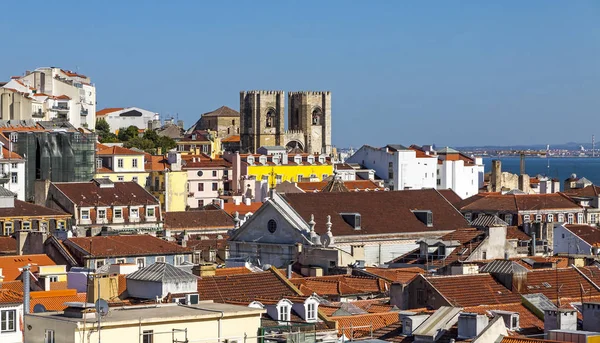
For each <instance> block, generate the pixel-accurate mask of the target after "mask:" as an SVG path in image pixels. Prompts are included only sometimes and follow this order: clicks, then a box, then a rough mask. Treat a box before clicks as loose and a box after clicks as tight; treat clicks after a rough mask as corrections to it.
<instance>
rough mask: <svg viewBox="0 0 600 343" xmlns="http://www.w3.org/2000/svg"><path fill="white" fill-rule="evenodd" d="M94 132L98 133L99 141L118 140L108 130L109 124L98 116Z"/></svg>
mask: <svg viewBox="0 0 600 343" xmlns="http://www.w3.org/2000/svg"><path fill="white" fill-rule="evenodd" d="M96 134H97V135H98V140H99V141H100V143H115V142H118V141H119V139H118V138H117V135H115V134H114V133H112V132H110V125H109V124H108V122H106V120H104V118H100V119H98V121H96Z"/></svg>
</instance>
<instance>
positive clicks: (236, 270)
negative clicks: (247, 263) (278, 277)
mask: <svg viewBox="0 0 600 343" xmlns="http://www.w3.org/2000/svg"><path fill="white" fill-rule="evenodd" d="M252 273H254V272H253V271H252V270H250V269H248V268H246V267H231V268H217V269H216V270H215V276H227V275H240V274H252Z"/></svg>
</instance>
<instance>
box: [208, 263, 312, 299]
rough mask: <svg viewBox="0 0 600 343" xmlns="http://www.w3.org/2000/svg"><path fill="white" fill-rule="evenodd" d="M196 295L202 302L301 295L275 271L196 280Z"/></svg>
mask: <svg viewBox="0 0 600 343" xmlns="http://www.w3.org/2000/svg"><path fill="white" fill-rule="evenodd" d="M198 293H199V294H200V298H202V299H204V300H214V301H215V302H220V303H225V302H228V301H245V302H248V303H250V302H252V301H254V299H256V298H269V299H273V298H275V299H281V298H284V297H286V296H297V295H302V293H301V292H300V291H299V290H298V289H297V288H296V287H294V286H293V285H292V284H291V283H289V282H288V281H287V279H286V278H285V277H284V276H283V275H282V274H281V273H280V272H279V271H277V270H276V269H274V268H271V269H269V270H268V271H265V272H258V273H252V274H237V275H226V276H207V277H203V278H200V279H198Z"/></svg>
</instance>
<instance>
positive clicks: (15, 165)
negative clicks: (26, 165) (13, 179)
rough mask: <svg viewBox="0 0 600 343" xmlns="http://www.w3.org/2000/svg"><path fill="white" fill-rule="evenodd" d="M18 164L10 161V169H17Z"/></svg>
mask: <svg viewBox="0 0 600 343" xmlns="http://www.w3.org/2000/svg"><path fill="white" fill-rule="evenodd" d="M18 166H19V165H18V164H16V163H11V167H12V169H17V167H18Z"/></svg>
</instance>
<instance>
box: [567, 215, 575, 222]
mask: <svg viewBox="0 0 600 343" xmlns="http://www.w3.org/2000/svg"><path fill="white" fill-rule="evenodd" d="M574 221H575V215H573V213H569V215H568V216H567V222H568V223H569V224H573V222H574Z"/></svg>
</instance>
